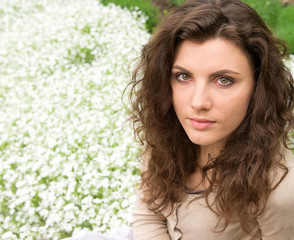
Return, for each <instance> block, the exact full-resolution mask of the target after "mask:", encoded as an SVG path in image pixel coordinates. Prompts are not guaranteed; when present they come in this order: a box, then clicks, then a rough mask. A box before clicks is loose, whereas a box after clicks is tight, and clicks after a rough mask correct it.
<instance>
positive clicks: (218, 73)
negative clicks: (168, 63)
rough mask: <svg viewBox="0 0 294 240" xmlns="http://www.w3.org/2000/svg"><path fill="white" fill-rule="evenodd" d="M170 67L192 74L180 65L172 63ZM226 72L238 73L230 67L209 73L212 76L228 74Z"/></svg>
mask: <svg viewBox="0 0 294 240" xmlns="http://www.w3.org/2000/svg"><path fill="white" fill-rule="evenodd" d="M172 68H176V69H179V70H181V71H183V72H185V73H187V74H188V75H192V73H191V72H189V71H188V70H186V69H185V68H183V67H180V66H178V65H174V66H173V67H172ZM228 73H230V74H235V75H240V73H238V72H235V71H233V70H230V69H222V70H219V71H216V72H214V73H212V74H210V76H212V77H214V76H219V75H223V74H228Z"/></svg>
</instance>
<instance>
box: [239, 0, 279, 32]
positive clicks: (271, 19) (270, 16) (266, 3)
mask: <svg viewBox="0 0 294 240" xmlns="http://www.w3.org/2000/svg"><path fill="white" fill-rule="evenodd" d="M243 2H244V3H246V4H248V5H249V6H251V7H252V8H254V9H255V10H256V12H257V13H258V14H259V15H260V16H261V17H262V18H263V20H264V21H265V22H266V24H267V25H268V26H270V27H271V28H273V29H274V28H275V26H276V24H277V19H278V15H279V12H280V10H281V9H282V6H281V3H280V1H279V0H243Z"/></svg>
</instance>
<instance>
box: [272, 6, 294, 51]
mask: <svg viewBox="0 0 294 240" xmlns="http://www.w3.org/2000/svg"><path fill="white" fill-rule="evenodd" d="M276 32H277V35H278V37H279V38H281V39H283V40H284V41H286V43H287V45H288V49H289V52H290V53H292V54H294V34H293V32H294V6H287V7H285V8H283V9H282V11H280V14H279V16H278V20H277V25H276Z"/></svg>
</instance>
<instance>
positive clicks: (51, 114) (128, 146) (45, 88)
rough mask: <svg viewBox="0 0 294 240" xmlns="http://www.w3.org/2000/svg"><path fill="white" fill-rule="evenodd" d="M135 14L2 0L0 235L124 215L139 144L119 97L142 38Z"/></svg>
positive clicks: (122, 220)
mask: <svg viewBox="0 0 294 240" xmlns="http://www.w3.org/2000/svg"><path fill="white" fill-rule="evenodd" d="M141 15H142V14H141V13H140V12H138V11H133V12H130V11H128V10H126V9H121V8H120V7H117V6H115V5H111V4H110V5H109V6H107V7H105V6H102V5H101V4H100V3H99V2H97V1H95V0H66V1H60V0H50V1H49V0H48V1H46V0H44V1H35V0H28V1H18V0H3V1H1V6H0V37H1V45H0V69H1V70H0V71H1V73H0V101H1V107H0V166H1V169H0V189H1V194H0V210H1V214H0V235H1V239H46V240H47V239H60V238H62V237H66V236H71V235H72V233H73V232H74V231H79V230H80V229H83V228H87V229H89V230H94V231H97V232H102V233H103V232H108V231H109V229H111V228H115V227H117V226H120V225H122V224H128V223H129V222H130V217H131V209H132V206H133V204H134V201H135V188H136V183H137V180H138V165H137V161H136V155H137V149H138V148H137V145H136V144H135V143H134V140H133V135H132V130H131V128H130V126H129V124H128V123H125V121H126V119H127V108H126V106H125V105H124V104H123V103H122V101H121V94H122V91H123V89H124V88H125V87H126V84H127V82H128V81H129V74H128V63H129V60H130V59H133V58H134V57H135V56H137V55H138V52H139V50H140V48H141V46H142V44H143V43H144V42H146V41H147V39H148V38H149V35H148V33H147V32H146V30H145V27H144V23H145V20H146V19H144V17H142V16H141ZM139 16H140V17H139ZM132 49H134V50H132Z"/></svg>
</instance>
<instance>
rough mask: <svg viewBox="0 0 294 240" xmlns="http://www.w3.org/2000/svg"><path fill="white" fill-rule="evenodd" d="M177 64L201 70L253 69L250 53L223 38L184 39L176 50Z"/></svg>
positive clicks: (175, 59)
mask: <svg viewBox="0 0 294 240" xmlns="http://www.w3.org/2000/svg"><path fill="white" fill-rule="evenodd" d="M177 64H182V65H185V66H186V67H189V68H200V69H201V70H204V69H211V70H214V68H223V67H226V68H237V69H239V70H244V71H246V70H248V69H250V70H253V67H252V63H251V61H250V58H249V57H248V54H247V53H246V52H245V51H244V50H243V49H242V48H241V47H239V46H237V45H236V44H235V43H233V42H231V41H229V40H226V39H221V38H213V39H209V40H207V41H204V42H197V41H193V40H184V41H182V42H181V43H180V44H179V45H178V46H177V48H176V52H175V58H174V65H177Z"/></svg>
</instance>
